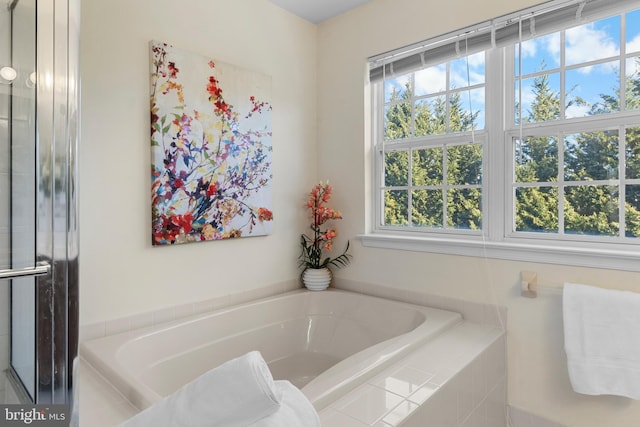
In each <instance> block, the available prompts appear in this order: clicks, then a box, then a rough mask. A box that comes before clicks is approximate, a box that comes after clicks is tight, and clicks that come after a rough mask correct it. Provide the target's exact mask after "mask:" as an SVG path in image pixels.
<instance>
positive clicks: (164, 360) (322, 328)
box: [81, 290, 462, 410]
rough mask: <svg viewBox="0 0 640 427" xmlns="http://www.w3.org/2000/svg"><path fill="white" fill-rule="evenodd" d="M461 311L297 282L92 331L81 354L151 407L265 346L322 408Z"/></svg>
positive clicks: (282, 375)
mask: <svg viewBox="0 0 640 427" xmlns="http://www.w3.org/2000/svg"><path fill="white" fill-rule="evenodd" d="M461 320H462V319H461V316H460V315H459V314H458V313H453V312H449V311H444V310H438V309H433V308H428V307H422V306H417V305H411V304H404V303H399V302H395V301H389V300H385V299H381V298H375V297H370V296H366V295H361V294H356V293H351V292H345V291H338V290H327V291H323V292H310V291H306V290H299V291H294V292H289V293H286V294H282V295H278V296H274V297H270V298H265V299H261V300H257V301H255V302H250V303H246V304H241V305H237V306H233V307H229V308H225V309H221V310H217V311H214V312H211V313H207V314H203V315H198V316H194V317H190V318H186V319H182V320H179V321H174V322H170V323H166V324H164V325H160V326H153V327H148V328H143V329H139V330H135V331H130V332H126V333H122V334H118V335H112V336H108V337H105V338H100V339H96V340H91V341H87V342H85V343H83V344H82V347H81V356H82V357H83V358H84V359H85V360H86V361H87V362H88V363H89V364H90V365H92V366H93V367H94V368H95V369H96V370H97V371H98V372H100V373H101V374H102V375H103V376H104V377H105V378H106V379H107V380H108V381H109V382H111V383H112V384H113V385H114V386H115V387H116V388H117V389H118V390H119V391H120V392H121V393H122V394H123V395H124V396H125V397H127V398H128V399H129V400H130V401H131V402H132V403H133V404H134V405H135V406H137V407H138V408H140V409H144V408H146V407H147V406H149V405H151V404H153V403H154V402H156V401H158V400H160V399H161V398H162V397H163V396H167V395H169V394H171V393H172V392H174V391H176V390H177V389H178V388H180V387H181V386H183V385H185V384H187V383H188V382H190V381H191V380H193V379H195V378H196V377H198V376H199V375H201V374H203V373H205V372H207V371H208V370H210V369H211V368H214V367H216V366H218V365H220V364H222V363H223V362H225V361H226V360H229V359H232V358H234V357H237V356H240V355H242V354H244V353H246V352H248V351H251V350H259V351H260V352H261V353H262V355H263V357H264V359H265V360H266V361H267V363H268V365H269V368H270V369H271V372H272V373H273V376H274V378H275V379H288V380H289V381H291V382H292V383H294V384H295V385H297V386H298V387H300V388H301V389H302V391H303V393H304V394H305V395H306V396H307V397H308V398H309V400H310V401H311V402H312V403H313V404H314V406H315V407H316V409H318V410H320V409H322V408H324V407H325V406H327V404H329V403H330V402H332V401H333V400H335V399H336V398H338V397H339V396H341V395H343V394H344V393H346V392H348V391H350V390H352V389H353V388H355V387H356V386H358V385H359V384H362V383H363V382H365V381H366V380H367V379H368V378H370V377H371V376H373V375H375V374H376V373H377V372H380V371H381V370H382V369H384V368H385V367H386V366H388V365H389V364H390V363H393V362H394V361H395V360H397V359H398V358H400V357H402V356H403V355H405V354H407V353H408V352H409V351H411V350H412V349H413V348H415V347H416V346H418V345H420V344H422V343H424V342H426V341H427V340H429V339H430V338H432V337H434V336H436V335H438V334H439V333H440V332H442V331H444V330H445V329H447V328H449V327H450V326H452V325H454V324H456V323H458V322H460V321H461Z"/></svg>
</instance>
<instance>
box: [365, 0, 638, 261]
mask: <svg viewBox="0 0 640 427" xmlns="http://www.w3.org/2000/svg"><path fill="white" fill-rule="evenodd" d="M637 7H640V3H638V4H637V5H635V6H634V7H632V8H630V9H628V10H634V9H636V8H637ZM619 13H624V12H620V11H612V12H611V13H609V14H608V15H607V16H613V15H616V14H619ZM603 17H604V16H603ZM623 37H624V28H621V38H623ZM512 46H513V45H511V48H509V47H506V48H494V49H488V50H486V51H485V52H486V58H485V79H486V80H485V96H486V101H485V112H486V115H485V130H486V131H483V132H479V133H477V134H476V135H475V136H474V139H475V141H476V142H478V143H482V145H483V178H482V204H483V218H482V224H483V227H482V232H469V231H468V230H455V229H454V230H447V229H426V230H423V229H418V228H417V227H398V226H391V227H389V226H384V225H383V224H384V197H383V196H382V192H381V188H382V187H384V176H382V175H383V170H384V168H383V164H382V163H381V162H383V161H384V159H383V151H382V143H383V132H384V130H383V129H384V126H383V121H384V82H376V83H372V84H371V91H372V92H371V95H372V96H371V99H372V126H373V129H372V137H373V144H372V150H373V156H372V159H373V160H372V161H373V165H372V168H373V169H372V170H373V184H374V185H373V186H372V191H373V194H372V200H373V215H372V220H373V227H372V230H371V231H370V232H368V233H366V234H363V235H360V236H359V238H360V240H361V241H362V244H363V245H364V246H370V247H378V248H388V249H399V250H412V251H423V252H434V253H444V254H453V255H465V256H482V257H488V258H499V259H508V260H519V261H531V262H541V263H552V264H566V265H575V266H584V267H597V268H609V269H619V270H629V271H640V239H632V238H626V237H624V236H622V237H613V238H607V237H602V236H597V237H589V236H584V235H568V234H563V233H561V232H559V233H557V234H552V233H536V232H514V231H513V225H512V224H513V222H514V221H515V208H514V206H515V205H514V203H515V200H514V196H513V195H514V190H513V189H514V186H515V185H514V180H513V170H514V165H513V163H514V157H513V155H512V154H511V153H512V147H513V143H512V139H513V138H514V137H518V136H520V135H521V132H522V135H524V136H527V131H529V130H539V131H542V132H545V133H547V132H548V133H550V134H560V133H562V132H565V133H567V134H569V133H577V132H579V131H583V130H603V129H609V128H620V127H639V126H640V111H624V112H620V113H613V114H606V115H602V116H598V117H594V116H590V117H580V118H572V119H564V118H562V119H561V120H558V121H557V123H556V122H554V123H551V124H550V123H543V124H526V125H524V124H523V126H522V128H520V126H518V125H515V124H514V120H513V117H514V111H513V110H514V108H513V105H511V104H512V103H511V102H509V101H504V100H509V99H515V98H514V96H515V93H514V85H513V84H512V81H511V76H514V72H513V61H514V54H513V48H512ZM502 50H505V52H504V53H503V52H502ZM509 50H511V52H509ZM460 56H464V55H460ZM628 57H629V54H628V53H624V52H623V51H622V46H621V53H620V55H619V56H618V58H623V61H624V60H626V58H628ZM634 57H635V55H634ZM450 59H454V58H450ZM450 59H448V60H450ZM443 62H444V61H443ZM583 65H584V64H583ZM496 67H497V68H498V69H496ZM623 71H624V69H621V74H622V73H623ZM560 72H561V73H563V72H564V68H562V69H561V70H560ZM507 76H509V79H507ZM622 76H623V77H622V79H623V78H624V74H622ZM505 82H507V83H505ZM623 97H624V92H622V93H621V98H623ZM563 98H564V97H563ZM496 105H499V106H502V111H501V112H500V113H497V114H489V110H491V109H492V106H496ZM561 117H564V112H563V113H562V116H561ZM570 129H573V131H572V132H570ZM535 135H538V134H537V133H536V134H535ZM458 137H463V138H464V137H466V138H467V139H468V135H467V134H453V135H438V136H434V137H432V138H433V139H434V140H436V139H438V140H440V141H439V142H440V144H441V143H442V141H445V143H446V141H447V140H448V139H449V138H458ZM413 140H415V138H413V139H412V141H413ZM400 144H403V143H400ZM411 144H412V143H411V142H407V143H406V145H411ZM562 147H563V142H562V141H561V140H559V141H558V150H559V152H560V150H562ZM623 149H624V148H623V144H622V141H620V146H619V150H620V151H619V153H620V154H619V164H620V167H624V152H623ZM620 175H622V174H621V173H620ZM622 178H623V177H622V176H619V177H618V179H617V180H615V181H616V185H617V186H618V188H623V187H624V185H625V184H627V183H632V184H635V183H636V182H635V181H636V180H633V182H627V181H630V180H623V179H622ZM518 186H520V185H518ZM561 188H562V187H559V189H561ZM559 196H560V197H559V199H561V193H559ZM619 203H620V206H624V200H623V199H622V197H619ZM621 215H622V216H621V218H620V221H621V222H622V221H623V220H624V216H623V215H624V211H623V210H622V211H621Z"/></svg>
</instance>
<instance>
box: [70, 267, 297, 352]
mask: <svg viewBox="0 0 640 427" xmlns="http://www.w3.org/2000/svg"><path fill="white" fill-rule="evenodd" d="M298 288H300V284H299V283H298V282H297V281H295V280H293V281H288V282H282V283H275V284H272V285H268V286H265V287H262V288H259V289H255V290H251V291H247V292H240V293H237V294H231V295H225V296H222V297H217V298H212V299H209V300H206V301H200V302H196V303H191V304H182V305H176V306H173V307H167V308H165V309H162V310H157V311H152V312H148V313H142V314H137V315H133V316H126V317H122V318H120V319H114V320H109V321H106V322H98V323H92V324H89V325H82V326H80V342H83V341H86V340H91V339H95V338H102V337H106V336H108V335H114V334H119V333H121V332H126V331H131V330H134V329H139V328H144V327H146V326H152V325H157V324H161V323H165V322H169V321H171V320H176V319H180V318H183V317H187V316H191V315H194V314H201V313H207V312H209V311H213V310H217V309H220V308H224V307H229V306H232V305H236V304H242V303H244V302H249V301H253V300H257V299H260V298H265V297H269V296H272V295H277V294H280V293H284V292H288V291H293V290H295V289H298Z"/></svg>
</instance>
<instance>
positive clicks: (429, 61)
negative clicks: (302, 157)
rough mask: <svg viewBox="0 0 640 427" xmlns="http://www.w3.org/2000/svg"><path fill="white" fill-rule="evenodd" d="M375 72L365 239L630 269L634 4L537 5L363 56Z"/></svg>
mask: <svg viewBox="0 0 640 427" xmlns="http://www.w3.org/2000/svg"><path fill="white" fill-rule="evenodd" d="M543 7H544V9H543ZM614 7H615V9H614ZM370 76H371V82H372V88H373V99H374V102H373V118H374V120H373V123H374V132H373V135H374V151H375V154H376V155H375V167H374V170H375V185H374V188H375V189H376V197H375V200H376V206H375V212H376V217H375V222H374V224H375V226H374V235H377V236H378V237H380V236H387V237H388V239H387V240H388V241H391V240H393V236H396V237H397V236H403V239H405V241H409V240H407V238H408V239H413V240H412V243H411V245H412V248H417V247H418V246H419V245H423V246H424V247H425V248H426V249H424V250H435V251H438V252H449V253H470V252H469V251H468V250H464V249H462V250H461V249H460V248H464V247H465V245H466V247H467V248H476V249H474V250H477V248H478V247H479V246H478V243H479V242H481V243H482V246H483V248H484V250H486V248H487V247H488V248H496V251H495V252H496V254H498V253H499V254H498V255H496V256H499V257H502V256H503V255H504V253H505V251H506V252H510V251H511V249H513V248H515V247H518V248H526V250H523V251H522V253H523V254H524V253H525V252H526V254H527V255H526V256H529V258H526V257H525V255H522V256H521V258H523V259H525V258H526V259H531V258H530V255H531V254H532V253H536V252H537V253H538V255H536V256H538V259H541V260H545V255H544V254H543V255H540V253H541V252H545V251H546V252H547V253H548V254H550V256H554V257H555V256H556V255H557V253H562V252H565V253H570V254H573V255H572V256H574V258H575V256H576V255H577V254H582V255H584V254H585V253H587V252H588V253H590V254H602V253H604V252H607V253H609V254H614V253H615V255H614V258H616V257H617V258H620V256H619V255H620V253H618V252H620V251H626V252H627V255H628V254H629V253H630V254H631V255H632V257H633V259H634V261H635V262H636V263H637V261H638V258H640V240H639V239H638V238H639V237H640V2H638V1H637V0H636V1H627V0H618V1H612V0H594V1H592V2H589V3H577V2H569V4H567V2H564V3H560V2H553V3H552V4H551V6H549V5H548V4H545V5H542V6H540V7H538V8H537V9H535V8H534V9H529V10H526V11H522V12H519V13H517V14H514V15H512V16H508V17H503V18H502V19H500V18H497V19H496V20H493V21H490V22H488V23H481V24H478V25H476V26H474V27H471V28H468V29H465V30H463V31H460V32H457V33H456V34H448V35H444V36H442V37H440V38H438V39H434V40H430V41H427V42H423V43H419V44H417V45H414V46H409V47H407V48H406V49H404V50H402V51H399V52H392V53H391V54H387V55H384V56H382V57H380V58H372V60H371V67H370ZM389 237H390V238H389ZM365 240H366V238H365ZM373 240H375V237H371V236H369V241H370V242H371V241H373ZM396 241H398V240H397V239H396ZM416 242H417V243H416ZM434 242H437V246H438V248H435V245H434ZM447 245H449V246H447ZM454 247H455V248H454ZM550 247H553V248H555V249H553V250H552V251H548V249H549V248H550ZM452 248H453V249H452ZM456 248H457V249H456ZM515 252H518V251H515ZM476 253H477V252H476ZM506 257H507V258H510V257H512V256H506ZM514 257H516V258H517V257H518V256H514ZM546 258H548V256H547V257H546ZM550 262H561V261H560V258H557V257H556V259H554V260H551V261H550ZM563 262H564V261H563ZM589 262H590V261H585V264H586V265H593V264H589ZM633 269H640V266H639V267H634V268H633Z"/></svg>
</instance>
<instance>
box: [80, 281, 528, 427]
mask: <svg viewBox="0 0 640 427" xmlns="http://www.w3.org/2000/svg"><path fill="white" fill-rule="evenodd" d="M336 285H337V286H336V287H337V288H340V289H345V290H350V291H353V292H361V293H365V294H369V295H374V296H378V297H383V298H387V299H393V300H398V301H404V302H409V303H413V304H421V305H427V306H431V307H436V308H442V309H447V310H452V311H456V312H459V313H461V314H462V315H463V317H464V319H465V322H464V323H462V324H460V325H458V326H456V327H454V329H452V330H451V331H450V332H447V333H445V334H443V335H441V336H439V337H437V338H435V339H434V340H433V341H431V342H429V343H427V344H426V345H425V346H423V347H422V348H421V349H419V350H417V351H416V352H414V353H412V354H411V355H409V356H408V357H407V358H405V359H402V360H401V361H399V362H398V363H397V364H395V365H393V366H392V367H390V368H389V369H387V370H385V371H383V372H382V373H380V374H379V375H377V376H376V377H374V378H373V379H371V380H370V381H369V382H367V383H366V384H364V385H362V386H360V387H359V388H356V389H355V390H354V391H352V392H350V393H348V394H347V395H345V396H343V397H342V398H341V399H339V400H338V401H336V402H334V403H333V404H331V405H329V406H328V407H327V408H325V409H324V410H322V411H321V417H322V422H323V426H326V427H344V426H347V425H348V426H353V427H359V426H378V427H389V426H406V427H412V426H415V427H418V426H419V427H423V426H425V425H437V426H438V427H448V426H452V427H453V426H455V427H487V426H490V427H506V425H507V424H506V410H505V407H506V406H505V405H506V403H505V400H506V364H505V342H506V339H505V335H504V333H503V330H504V329H503V326H502V325H503V324H504V323H505V322H506V311H505V310H504V309H502V308H500V309H497V308H496V307H495V306H492V305H488V304H479V303H473V302H466V301H461V300H456V299H453V298H443V297H438V296H434V295H428V294H422V293H417V292H398V291H397V290H391V289H389V288H386V287H384V286H379V285H370V284H363V283H358V282H350V281H344V282H343V281H339V282H338V283H337V284H336ZM299 287H300V285H299V283H298V282H297V281H295V280H294V281H290V282H283V283H278V284H274V285H270V286H267V287H264V288H261V289H258V290H254V291H249V292H243V293H239V294H233V295H227V296H224V297H219V298H214V299H211V300H207V301H203V302H198V303H193V304H185V305H180V306H175V307H169V308H166V309H163V310H159V311H155V312H150V313H144V314H140V315H135V316H128V317H125V318H121V319H115V320H111V321H107V322H100V323H95V324H91V325H84V326H82V327H81V328H80V339H81V341H83V340H88V339H94V338H99V337H103V336H107V335H112V334H116V333H120V332H124V331H128V330H132V329H137V328H141V327H145V326H150V325H154V324H160V323H164V322H167V321H170V320H174V319H178V318H181V317H186V316H190V315H193V314H198V313H204V312H207V311H211V310H215V309H219V308H223V307H226V306H231V305H235V304H240V303H243V302H247V301H251V300H255V299H258V298H262V297H268V296H271V295H275V294H278V293H283V292H287V291H291V290H294V289H297V288H299ZM81 370H82V375H81V376H80V378H81V383H80V387H81V395H82V396H83V398H82V399H81V401H80V402H81V409H80V411H81V419H84V420H85V422H89V421H91V422H92V423H96V422H97V423H98V424H96V425H95V426H96V427H107V426H110V425H116V424H118V423H119V422H121V421H123V420H124V419H126V418H127V417H130V416H132V415H134V414H135V412H136V411H135V408H133V407H132V406H131V405H130V404H129V403H128V402H127V401H126V399H124V398H123V397H122V396H121V395H120V394H119V393H118V392H116V391H115V389H113V388H112V387H111V386H110V385H109V384H107V383H106V382H105V381H104V380H103V379H102V378H101V377H100V375H99V374H98V373H97V372H95V371H94V370H93V369H92V368H91V367H90V366H87V365H86V364H81ZM98 402H100V403H98ZM106 402H111V404H110V405H109V404H108V403H106ZM96 405H97V406H96ZM82 414H84V415H82ZM345 417H346V418H345ZM345 422H347V424H345ZM427 423H435V424H427ZM92 425H94V424H92ZM512 427H521V426H512ZM527 427H528V426H527Z"/></svg>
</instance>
